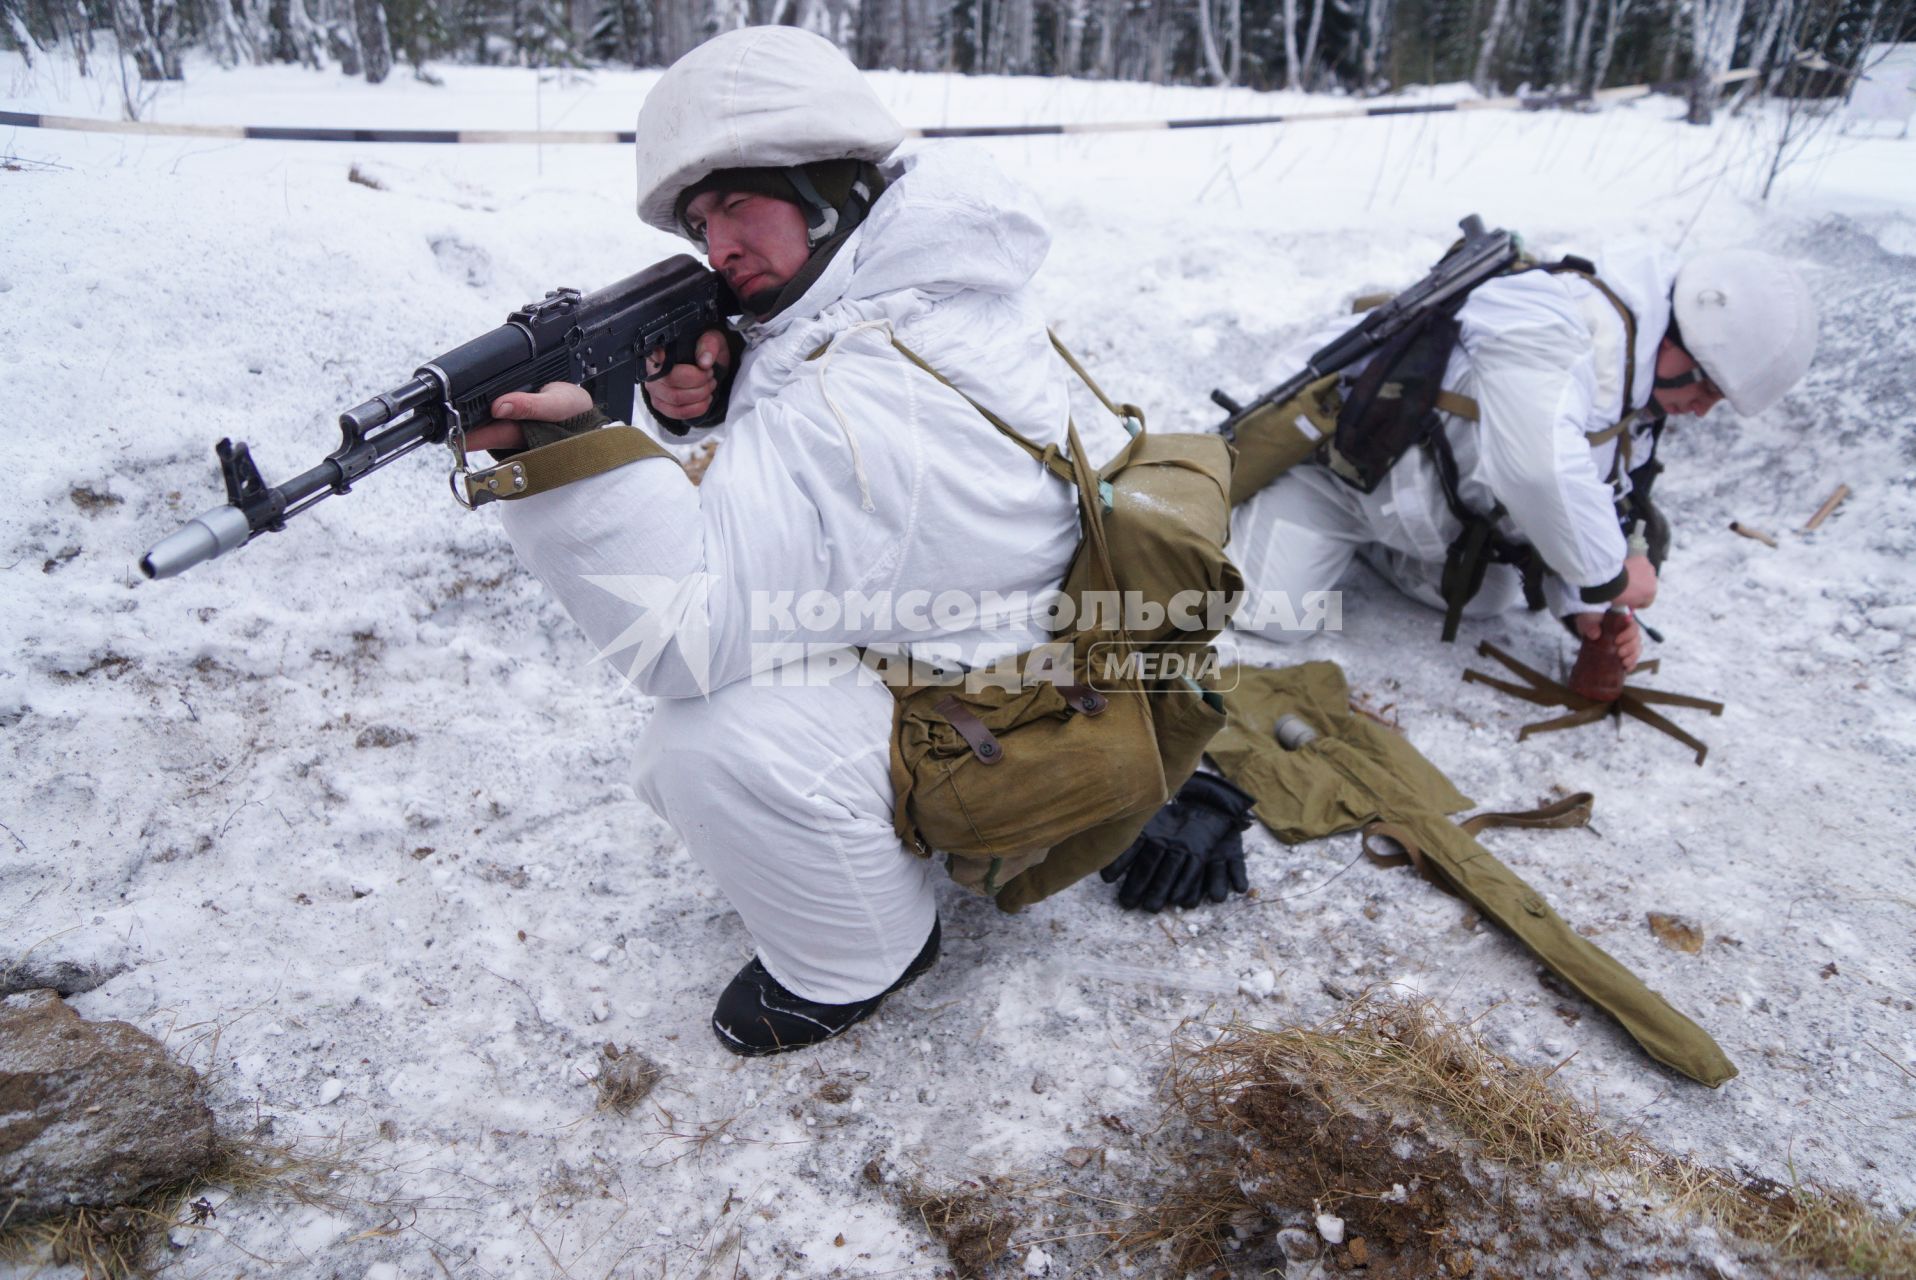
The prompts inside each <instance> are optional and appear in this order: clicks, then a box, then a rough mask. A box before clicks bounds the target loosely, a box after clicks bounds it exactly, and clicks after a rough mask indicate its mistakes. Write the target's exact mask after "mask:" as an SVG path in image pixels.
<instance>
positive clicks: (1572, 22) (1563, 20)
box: [1553, 0, 1596, 89]
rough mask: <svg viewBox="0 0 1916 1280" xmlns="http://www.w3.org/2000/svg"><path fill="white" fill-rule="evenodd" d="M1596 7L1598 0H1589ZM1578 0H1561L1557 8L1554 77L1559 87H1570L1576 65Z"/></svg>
mask: <svg viewBox="0 0 1916 1280" xmlns="http://www.w3.org/2000/svg"><path fill="white" fill-rule="evenodd" d="M1587 3H1588V4H1589V5H1590V6H1591V7H1593V8H1594V7H1595V5H1596V0H1587ZM1577 17H1578V14H1577V0H1559V5H1558V9H1557V65H1556V74H1555V76H1554V77H1553V79H1554V80H1555V81H1556V84H1557V87H1558V88H1559V89H1568V88H1569V87H1570V72H1571V68H1572V66H1574V65H1575V57H1576V44H1577V28H1578V26H1579V25H1584V24H1579V23H1578V21H1577Z"/></svg>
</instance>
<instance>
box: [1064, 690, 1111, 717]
mask: <svg viewBox="0 0 1916 1280" xmlns="http://www.w3.org/2000/svg"><path fill="white" fill-rule="evenodd" d="M1058 694H1059V696H1060V697H1062V698H1063V699H1064V703H1065V705H1066V706H1067V707H1070V708H1071V709H1072V710H1073V711H1076V712H1078V713H1079V714H1081V715H1087V716H1095V715H1100V714H1102V713H1103V712H1104V709H1105V708H1106V707H1108V706H1110V705H1111V700H1110V699H1109V698H1107V697H1105V696H1104V695H1103V694H1102V693H1099V692H1098V691H1097V690H1096V689H1092V688H1089V687H1087V686H1085V685H1081V684H1068V685H1060V686H1059V688H1058Z"/></svg>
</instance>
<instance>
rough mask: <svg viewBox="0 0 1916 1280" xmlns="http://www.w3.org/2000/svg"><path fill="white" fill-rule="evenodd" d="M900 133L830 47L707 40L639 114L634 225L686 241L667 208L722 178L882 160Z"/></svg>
mask: <svg viewBox="0 0 1916 1280" xmlns="http://www.w3.org/2000/svg"><path fill="white" fill-rule="evenodd" d="M904 138H905V131H904V129H903V128H902V127H901V126H900V125H899V123H898V121H897V120H895V119H894V118H893V117H892V114H891V112H890V111H888V110H886V109H885V104H884V103H882V102H880V101H879V100H878V95H877V94H875V93H873V92H872V89H871V86H870V85H869V84H867V83H866V82H865V77H864V76H863V75H861V74H860V73H859V71H858V68H857V67H854V66H853V65H852V64H851V61H850V59H848V58H846V57H845V55H844V54H842V53H840V52H839V51H838V49H837V47H836V46H834V45H833V44H832V42H831V41H829V40H827V39H825V38H824V37H823V36H818V35H814V34H812V33H811V32H809V31H801V30H800V29H799V28H797V27H745V28H742V29H740V30H737V31H728V32H726V33H725V34H724V35H720V36H714V37H713V38H712V39H710V40H708V41H706V42H705V43H704V44H702V45H700V46H699V47H698V48H696V49H694V50H692V51H691V52H690V53H688V54H686V55H685V56H684V57H683V58H680V59H679V60H678V61H677V62H675V63H673V64H672V65H671V67H669V68H668V69H667V70H666V72H665V74H664V75H662V76H660V77H659V82H658V83H657V84H655V85H653V86H652V91H651V92H650V93H648V94H646V96H645V102H644V103H643V104H642V105H641V106H640V107H639V124H638V158H639V217H641V218H642V219H644V220H645V221H646V222H647V223H649V224H650V225H652V226H654V227H657V228H658V229H659V230H661V231H670V232H673V233H675V234H683V230H682V228H680V226H679V225H678V222H677V219H676V218H675V217H674V216H673V214H674V209H673V206H674V205H675V204H676V203H677V201H678V197H679V194H680V193H681V192H683V191H684V190H685V189H686V188H687V187H689V186H691V185H693V184H694V183H696V182H698V181H700V180H701V179H703V178H705V177H707V176H709V175H710V174H712V173H713V172H714V171H716V170H719V169H760V168H785V167H788V166H791V165H799V164H809V163H810V162H812V161H814V160H847V159H849V160H869V161H872V162H874V163H876V162H878V161H881V160H883V159H885V158H886V157H887V156H889V155H890V154H891V153H892V152H893V151H894V150H896V149H897V147H898V144H899V143H900V142H902V141H904Z"/></svg>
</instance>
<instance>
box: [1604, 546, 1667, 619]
mask: <svg viewBox="0 0 1916 1280" xmlns="http://www.w3.org/2000/svg"><path fill="white" fill-rule="evenodd" d="M1623 571H1624V573H1626V574H1628V575H1629V578H1628V580H1627V581H1626V582H1625V583H1624V584H1623V591H1622V592H1621V593H1620V594H1619V595H1618V596H1617V598H1616V599H1615V600H1612V601H1611V602H1610V603H1611V604H1613V605H1616V606H1618V607H1620V608H1624V609H1648V608H1649V607H1650V606H1651V605H1653V604H1655V603H1656V599H1657V571H1656V566H1654V565H1652V564H1651V563H1650V557H1648V556H1644V555H1634V556H1630V557H1628V558H1627V559H1625V560H1624V562H1623Z"/></svg>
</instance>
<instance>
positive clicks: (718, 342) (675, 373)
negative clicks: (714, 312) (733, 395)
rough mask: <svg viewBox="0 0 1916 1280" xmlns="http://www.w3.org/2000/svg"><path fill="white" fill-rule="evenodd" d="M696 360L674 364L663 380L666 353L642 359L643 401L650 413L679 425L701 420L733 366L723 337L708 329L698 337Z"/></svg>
mask: <svg viewBox="0 0 1916 1280" xmlns="http://www.w3.org/2000/svg"><path fill="white" fill-rule="evenodd" d="M697 350H698V358H697V360H696V361H695V362H693V363H683V364H675V365H673V366H672V367H671V369H669V370H667V371H666V373H665V376H664V377H659V376H658V371H659V370H660V369H661V368H663V367H664V365H665V353H664V352H663V351H654V352H652V354H651V355H648V356H647V357H646V358H645V376H646V378H647V382H646V383H645V398H646V399H647V400H648V401H649V402H650V403H651V405H652V409H653V411H654V412H655V413H658V414H660V415H662V416H664V417H667V418H672V419H674V420H676V421H679V422H690V421H692V420H693V419H695V418H702V417H704V416H705V415H706V414H707V413H708V412H710V410H711V408H712V400H713V397H715V396H717V395H718V387H719V379H720V378H722V377H724V376H725V373H726V371H727V370H728V369H730V368H731V365H732V349H731V348H730V347H729V346H727V345H726V342H725V335H724V334H722V333H720V332H719V331H718V330H717V329H707V330H706V331H705V332H704V333H701V334H700V335H699V341H698V348H697Z"/></svg>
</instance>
